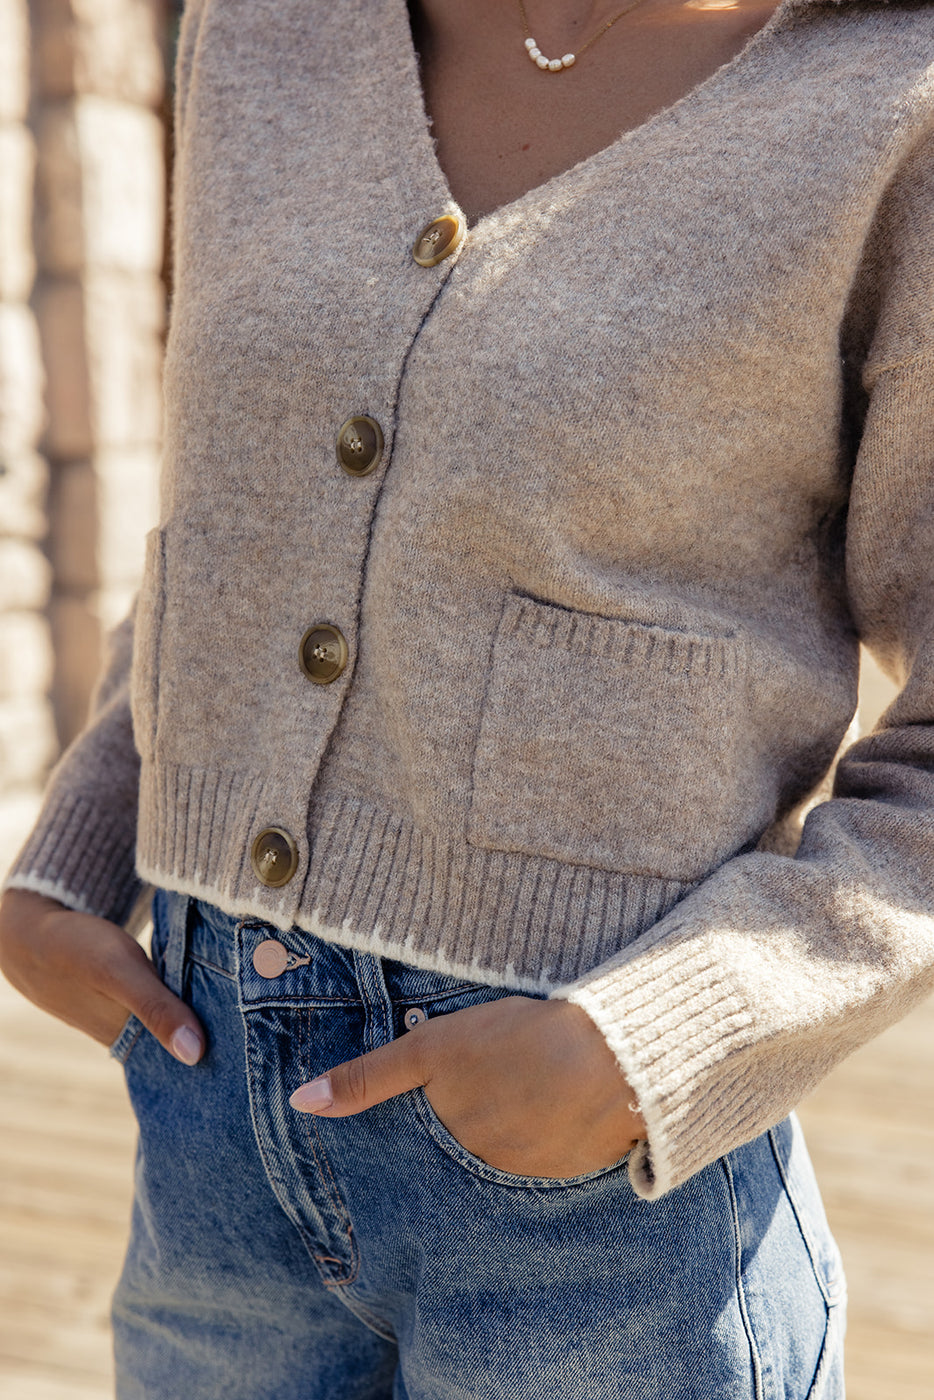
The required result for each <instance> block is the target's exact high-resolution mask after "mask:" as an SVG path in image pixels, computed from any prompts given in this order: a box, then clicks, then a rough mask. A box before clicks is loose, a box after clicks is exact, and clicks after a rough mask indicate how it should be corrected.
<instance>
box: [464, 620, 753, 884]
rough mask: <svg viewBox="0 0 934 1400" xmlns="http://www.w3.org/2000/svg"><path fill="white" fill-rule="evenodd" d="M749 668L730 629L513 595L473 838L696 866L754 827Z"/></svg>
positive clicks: (480, 746)
mask: <svg viewBox="0 0 934 1400" xmlns="http://www.w3.org/2000/svg"><path fill="white" fill-rule="evenodd" d="M746 672H747V662H746V648H745V645H744V644H743V643H742V642H741V641H740V640H739V639H738V638H737V637H736V636H735V635H729V634H720V635H717V634H716V633H711V634H709V635H707V634H701V633H699V632H688V631H684V632H682V631H676V630H672V629H669V628H667V627H658V626H654V625H651V624H648V623H644V622H640V621H637V620H632V619H627V618H607V617H598V616H594V615H592V614H586V613H579V612H572V611H570V610H568V609H566V608H561V607H556V606H554V605H552V604H550V603H543V602H539V601H537V600H536V599H534V598H529V597H525V596H522V595H518V594H512V595H510V596H509V597H508V598H507V600H506V604H505V607H504V609H503V614H502V618H501V621H500V625H499V629H498V631H497V634H496V638H495V641H494V645H493V655H492V663H491V672H490V676H489V681H488V686H487V692H486V696H485V700H484V704H483V709H482V713H481V719H480V729H479V736H478V741H477V746H476V751H475V755H474V767H473V790H472V795H471V804H470V814H469V820H468V841H469V842H470V844H472V845H474V846H478V847H482V848H484V849H488V850H498V851H512V852H518V853H521V854H525V855H530V856H544V857H550V858H552V859H554V860H557V861H562V862H566V863H570V864H577V865H585V866H591V867H595V868H597V869H601V870H607V871H615V872H620V873H623V874H633V875H647V876H654V877H657V878H661V879H665V880H681V881H688V882H690V881H693V880H697V879H699V878H701V877H702V876H703V875H705V874H707V873H708V872H709V871H710V870H711V869H712V868H713V866H714V865H716V864H717V863H719V862H720V861H722V860H724V859H725V858H726V857H727V856H728V855H730V854H732V853H733V852H735V851H736V850H737V849H738V848H739V847H741V846H742V845H743V844H744V843H746V842H749V841H751V840H755V838H756V836H757V835H758V824H759V823H758V819H759V818H760V816H761V814H760V813H759V812H755V813H751V812H750V811H749V807H748V802H744V800H743V799H744V797H746V796H747V794H748V789H749V781H750V771H749V769H750V759H751V758H752V754H751V752H750V744H749V742H748V740H749V735H748V732H746V733H744V731H748V728H749V718H748V714H747V700H746V695H747V675H746ZM753 764H754V759H753ZM761 796H762V794H761V793H760V797H761ZM754 805H756V806H757V807H758V806H759V805H760V804H759V803H756V804H754Z"/></svg>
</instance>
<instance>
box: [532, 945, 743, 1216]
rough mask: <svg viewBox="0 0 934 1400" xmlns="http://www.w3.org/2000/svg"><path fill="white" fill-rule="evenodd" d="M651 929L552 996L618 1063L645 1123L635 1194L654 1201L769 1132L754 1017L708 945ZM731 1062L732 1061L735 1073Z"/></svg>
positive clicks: (635, 1160)
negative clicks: (754, 1059)
mask: <svg viewBox="0 0 934 1400" xmlns="http://www.w3.org/2000/svg"><path fill="white" fill-rule="evenodd" d="M667 935H668V937H667V939H666V940H665V942H664V943H663V942H662V937H663V935H662V931H661V930H659V929H653V930H652V932H651V933H650V934H649V935H648V936H647V937H646V938H644V939H642V940H640V944H639V948H638V950H636V949H633V950H632V953H631V954H630V955H627V954H625V953H624V954H622V955H621V956H620V957H617V958H614V959H613V960H612V962H611V963H610V964H609V965H608V966H606V967H602V968H600V969H599V970H598V971H597V972H594V973H592V974H590V975H587V974H584V975H583V976H582V977H581V978H580V979H579V980H578V982H577V983H576V984H574V985H570V986H565V987H561V988H559V989H558V990H557V991H556V992H554V993H553V995H554V996H555V997H560V998H562V999H565V1000H567V1001H570V1002H573V1003H574V1004H575V1005H576V1006H580V1007H581V1008H582V1009H583V1010H584V1011H586V1012H587V1014H588V1015H589V1016H590V1017H591V1019H592V1020H593V1021H594V1023H595V1024H596V1026H597V1027H598V1029H599V1030H600V1031H601V1033H602V1034H603V1036H604V1038H605V1039H606V1041H607V1043H608V1044H609V1046H610V1048H611V1049H612V1050H613V1052H614V1054H615V1055H616V1057H617V1060H618V1061H619V1065H620V1069H621V1071H622V1073H623V1076H624V1078H625V1079H626V1081H627V1083H628V1084H629V1086H630V1088H631V1089H632V1090H633V1093H634V1094H635V1097H636V1100H637V1102H638V1105H639V1110H640V1112H641V1114H642V1116H643V1118H644V1119H645V1123H646V1128H647V1133H648V1140H647V1142H646V1144H644V1145H643V1146H642V1147H641V1148H640V1149H639V1150H637V1151H635V1152H633V1153H632V1154H631V1157H630V1161H629V1175H630V1179H631V1181H632V1185H633V1189H634V1190H635V1191H636V1192H637V1194H638V1195H640V1196H642V1197H644V1198H645V1199H646V1200H657V1199H658V1198H659V1197H660V1196H663V1195H664V1194H665V1193H666V1192H667V1191H670V1190H671V1189H672V1188H673V1187H675V1186H678V1185H680V1184H681V1182H683V1181H687V1180H688V1178H689V1177H691V1176H693V1175H694V1173H695V1172H697V1171H699V1170H700V1169H701V1168H702V1167H704V1166H707V1165H708V1163H709V1162H711V1161H713V1160H714V1158H716V1157H718V1156H719V1155H721V1153H722V1152H723V1150H724V1143H727V1144H729V1145H731V1146H732V1145H738V1144H739V1143H741V1142H744V1141H747V1140H748V1139H750V1138H752V1137H754V1136H755V1135H756V1134H757V1133H759V1132H762V1131H763V1130H764V1128H766V1127H768V1126H769V1124H768V1123H762V1122H761V1121H760V1117H761V1112H762V1100H763V1095H762V1085H761V1082H759V1083H757V1081H756V1074H755V1066H754V1065H753V1064H752V1063H751V1062H750V1058H749V1056H748V1055H746V1054H744V1053H743V1052H744V1051H747V1050H748V1049H749V1047H750V1046H751V1045H752V1044H753V1043H754V1042H755V1040H756V1034H755V1027H754V1023H753V1016H752V1012H751V1010H750V1008H749V1006H748V1005H747V1004H745V1003H744V1002H743V1001H742V999H741V998H740V996H739V995H738V994H737V992H736V989H735V986H734V985H733V984H731V982H730V980H729V966H728V963H727V964H726V965H725V964H724V962H723V960H720V959H718V958H717V957H716V956H715V955H714V953H713V952H712V950H711V948H710V947H709V946H707V945H702V946H700V947H697V946H694V945H692V942H691V940H690V939H689V938H679V937H677V936H674V937H673V936H672V935H673V931H672V929H671V928H670V926H669V927H668V929H667ZM731 1059H732V1061H733V1065H732V1067H731V1063H730V1062H731Z"/></svg>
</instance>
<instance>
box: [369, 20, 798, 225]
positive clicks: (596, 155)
mask: <svg viewBox="0 0 934 1400" xmlns="http://www.w3.org/2000/svg"><path fill="white" fill-rule="evenodd" d="M391 2H392V4H393V5H394V6H395V8H396V11H397V20H398V21H399V23H400V25H401V32H402V41H403V44H404V45H405V46H406V50H405V57H406V60H407V63H406V66H407V68H408V76H409V83H410V93H409V97H410V105H412V106H414V109H415V113H416V115H417V117H418V121H417V123H416V124H417V125H418V126H419V129H420V136H421V145H422V149H423V152H424V159H425V161H426V164H427V166H428V167H429V168H430V169H431V170H432V172H433V174H434V176H435V180H434V183H436V184H438V185H439V186H440V189H441V191H443V196H442V197H443V200H444V202H445V204H446V206H447V207H448V208H450V209H452V210H457V212H458V213H459V214H460V216H461V217H462V218H464V219H465V222H466V216H465V215H464V211H463V209H462V208H461V206H460V204H459V203H458V201H457V200H456V199H455V197H454V195H453V193H452V191H451V186H450V183H449V181H448V177H447V175H446V173H445V171H444V169H443V167H442V165H441V162H440V161H439V159H438V153H437V150H436V147H435V141H434V137H433V136H432V134H431V119H430V117H429V114H428V104H427V101H426V97H425V88H424V84H423V83H422V75H421V58H420V55H419V53H418V50H417V49H416V46H415V36H414V34H413V32H412V23H411V15H410V12H409V5H408V0H391ZM800 3H801V0H779V4H778V5H777V6H776V8H775V9H774V10H773V11H772V13H771V14H770V15H769V17H768V19H767V20H766V21H765V23H764V24H763V25H760V26H759V28H758V29H757V30H755V32H754V33H753V34H751V35H750V36H749V38H748V39H747V40H746V42H745V43H744V44H743V45H742V47H741V48H740V49H738V50H737V52H736V53H735V54H733V56H732V58H728V59H727V60H726V62H725V63H721V64H720V65H719V67H717V68H715V69H714V70H713V72H712V73H708V75H707V77H706V78H702V79H701V81H700V82H699V83H695V85H694V86H693V87H692V88H689V89H688V90H687V92H685V93H683V94H682V96H681V97H679V98H678V99H677V101H675V102H672V103H670V104H669V105H668V106H667V107H661V108H659V110H658V111H657V112H653V113H652V115H651V116H649V117H646V119H645V121H643V122H639V123H638V124H637V125H636V126H632V127H628V128H627V129H626V130H625V131H622V132H620V134H619V135H618V136H615V137H614V138H613V140H612V141H610V142H608V143H607V145H605V146H601V147H600V148H599V149H598V150H596V151H592V152H591V154H590V155H588V156H584V157H583V158H582V159H581V160H579V161H575V162H574V164H573V165H569V166H568V167H567V168H566V169H565V170H560V171H558V173H557V174H555V175H551V176H549V177H548V179H547V180H542V181H541V182H540V183H539V184H537V185H532V186H530V188H529V189H527V190H525V191H523V193H522V194H519V195H516V197H515V199H509V200H506V201H505V202H504V203H503V204H500V205H497V207H496V208H495V209H490V210H488V211H487V212H486V213H485V214H481V216H480V217H479V218H478V219H476V220H474V222H473V223H470V224H468V233H469V234H472V235H474V237H477V236H478V235H479V234H480V233H481V232H484V231H485V230H486V228H487V226H488V225H489V226H491V227H492V226H493V225H495V224H496V223H497V222H502V221H512V220H513V219H514V218H516V217H518V216H521V214H522V213H523V212H524V211H525V210H526V208H527V207H533V206H534V205H535V204H540V203H541V202H542V201H547V200H548V198H549V196H550V194H552V193H553V192H555V191H557V190H558V189H560V188H561V187H562V186H563V185H565V184H568V183H570V182H571V181H573V180H575V179H580V178H581V177H582V176H583V175H585V174H586V173H587V172H589V171H591V170H592V169H595V168H599V167H600V166H602V165H603V164H604V163H610V162H612V160H613V159H614V157H615V156H616V155H617V154H618V153H620V152H621V151H622V150H623V149H625V148H626V147H628V146H630V145H634V144H636V143H637V142H638V141H639V140H640V139H642V138H643V137H645V136H648V135H651V134H652V133H653V132H654V130H655V129H656V128H657V127H662V126H664V125H665V124H666V123H667V122H669V121H670V120H671V119H672V118H674V117H676V116H679V115H680V114H681V112H682V111H683V110H684V109H685V108H686V107H688V106H690V105H691V104H692V103H694V102H696V101H699V100H700V99H701V98H703V97H705V96H706V95H707V93H708V92H709V91H710V90H711V89H713V88H715V87H716V86H717V84H718V83H720V82H722V81H723V80H724V79H725V78H727V77H728V76H729V75H730V74H732V73H733V71H734V70H735V69H737V68H739V67H742V66H743V64H744V63H745V62H746V61H747V60H748V59H749V58H750V57H751V55H752V54H753V53H754V52H756V51H757V50H758V49H759V48H760V47H761V46H762V45H763V44H765V43H767V42H768V41H769V40H770V39H771V37H772V34H773V33H774V32H775V30H776V29H778V28H779V26H780V25H781V24H783V23H784V20H785V17H786V15H787V14H788V13H789V11H791V10H793V9H796V8H798V7H799V6H800Z"/></svg>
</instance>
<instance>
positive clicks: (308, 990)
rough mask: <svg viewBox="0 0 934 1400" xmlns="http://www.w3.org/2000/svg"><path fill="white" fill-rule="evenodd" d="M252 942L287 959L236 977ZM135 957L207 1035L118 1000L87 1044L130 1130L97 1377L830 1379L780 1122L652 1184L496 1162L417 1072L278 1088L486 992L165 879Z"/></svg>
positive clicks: (239, 1382) (786, 1391)
mask: <svg viewBox="0 0 934 1400" xmlns="http://www.w3.org/2000/svg"><path fill="white" fill-rule="evenodd" d="M270 938H275V939H278V940H279V942H280V943H283V944H285V945H286V947H287V948H288V950H289V951H290V952H292V953H294V954H296V955H297V957H299V958H302V959H308V961H307V962H302V963H301V964H300V965H298V966H295V967H293V968H291V969H289V970H285V971H283V972H281V974H280V975H278V976H274V977H271V976H267V977H262V976H260V975H259V974H258V972H257V971H256V970H255V968H254V966H253V952H254V950H255V948H256V947H257V945H258V944H260V943H261V942H262V941H263V940H264V939H270ZM153 956H154V960H155V962H156V965H157V966H158V968H159V969H160V972H161V975H162V976H163V977H164V979H165V981H166V983H167V984H168V985H169V986H170V987H172V989H173V990H174V991H176V992H179V993H180V994H182V995H184V997H185V998H186V999H187V1000H188V1001H190V1002H191V1004H192V1005H193V1007H194V1009H195V1010H196V1012H197V1013H198V1015H199V1016H200V1018H201V1020H202V1022H203V1024H204V1026H205V1028H206V1031H207V1035H208V1051H207V1054H206V1056H205V1058H204V1060H203V1061H202V1062H201V1064H200V1065H198V1066H197V1067H195V1068H194V1069H190V1068H186V1067H185V1066H183V1065H180V1064H178V1063H177V1062H176V1061H175V1060H173V1059H172V1058H171V1057H170V1056H169V1055H167V1054H166V1053H165V1052H164V1051H163V1050H162V1048H161V1047H160V1046H159V1045H158V1043H157V1042H156V1041H155V1040H154V1039H153V1038H152V1037H151V1036H150V1035H149V1034H148V1032H146V1031H145V1030H144V1029H142V1028H141V1026H140V1024H139V1022H137V1021H135V1020H134V1019H133V1018H131V1020H130V1021H129V1022H128V1023H127V1026H126V1027H125V1028H124V1031H123V1032H122V1034H121V1036H120V1038H119V1040H118V1041H117V1043H116V1044H115V1046H114V1047H113V1052H114V1054H115V1055H117V1057H118V1058H119V1059H121V1060H123V1061H124V1062H125V1065H126V1074H127V1081H128V1085H129V1091H130V1096H131V1098H132V1101H133V1106H134V1109H135V1111H136V1114H137V1117H138V1119H139V1125H140V1139H139V1151H138V1158H137V1166H136V1199H135V1204H134V1210H133V1224H132V1234H131V1239H130V1244H129V1251H128V1254H127V1259H126V1264H125V1266H124V1270H123V1274H122V1277H121V1279H120V1282H119V1285H118V1287H117V1292H116V1296H115V1299H114V1312H113V1320H114V1335H115V1345H116V1354H117V1374H118V1389H117V1393H118V1396H119V1400H143V1397H145V1400H180V1398H181V1397H184V1398H185V1400H221V1397H223V1400H390V1397H392V1400H617V1397H618V1400H624V1397H625V1400H689V1398H690V1400H744V1398H745V1397H750V1400H753V1397H755V1400H779V1398H781V1400H799V1397H800V1400H804V1397H811V1400H839V1397H842V1395H843V1380H842V1360H841V1343H842V1332H843V1321H842V1319H843V1306H842V1294H843V1283H842V1274H841V1270H840V1264H839V1259H838V1255H837V1251H836V1248H835V1246H834V1243H833V1240H832V1239H831V1237H830V1234H829V1232H828V1229H827V1224H826V1221H825V1219H824V1213H823V1209H822V1207H821V1203H820V1198H819V1196H818V1192H817V1188H816V1186H815V1183H814V1179H813V1176H812V1173H811V1168H810V1163H809V1161H808V1157H807V1153H806V1150H805V1147H804V1143H803V1141H802V1138H801V1134H800V1130H799V1129H798V1127H797V1126H796V1124H795V1122H794V1120H793V1119H789V1120H787V1121H786V1122H784V1123H782V1124H780V1125H779V1126H778V1127H777V1128H776V1129H774V1130H773V1131H772V1132H770V1133H767V1134H765V1135H763V1136H762V1137H760V1138H758V1139H756V1140H755V1141H754V1142H751V1143H749V1144H748V1145H747V1146H745V1147H743V1148H740V1149H739V1150H738V1151H736V1152H732V1153H731V1154H730V1155H729V1156H728V1157H725V1158H723V1159H722V1160H721V1161H719V1162H715V1163H714V1164H713V1165H711V1166H709V1167H707V1168H706V1169H705V1170H704V1171H702V1172H700V1173H698V1174H697V1175H696V1176H695V1177H693V1178H692V1179H691V1180H690V1181H689V1182H687V1183H686V1184H685V1185H683V1186H681V1187H680V1188H678V1189H677V1190H675V1191H672V1192H670V1193H669V1194H668V1195H667V1196H665V1197H664V1198H663V1199H662V1200H661V1201H657V1202H654V1203H648V1202H645V1201H643V1200H641V1199H640V1198H638V1197H637V1196H635V1195H634V1193H633V1191H632V1188H631V1186H630V1184H629V1179H628V1176H627V1173H626V1168H625V1164H620V1165H617V1166H614V1167H611V1168H608V1169H606V1170H603V1171H598V1172H593V1173H591V1174H590V1175H588V1176H584V1177H576V1178H573V1179H572V1180H566V1181H555V1180H552V1179H540V1178H535V1177H524V1176H513V1175H511V1174H510V1173H508V1172H502V1171H498V1170H496V1169H494V1168H492V1167H489V1166H487V1165H486V1164H485V1163H484V1162H482V1161H480V1160H479V1159H478V1158H475V1157H473V1156H472V1155H471V1154H470V1153H469V1152H467V1151H465V1150H464V1148H462V1147H461V1146H460V1144H459V1143H458V1142H457V1141H456V1140H455V1138H453V1137H452V1136H451V1134H450V1133H449V1132H448V1131H447V1129H446V1128H445V1127H444V1126H443V1124H442V1123H441V1122H440V1121H439V1120H438V1118H437V1117H436V1116H435V1115H434V1114H433V1112H432V1110H431V1108H430V1106H429V1104H428V1101H427V1099H426V1098H425V1096H424V1094H423V1093H422V1092H421V1091H418V1090H416V1091H413V1092H411V1093H408V1094H404V1095H402V1096H401V1097H399V1098H397V1099H394V1100H391V1101H390V1102H388V1103H385V1104H381V1105H379V1106H378V1107H376V1108H372V1109H369V1110H368V1111H367V1112H366V1113H363V1114H360V1115H358V1116H356V1117H353V1118H346V1119H315V1118H313V1117H310V1116H308V1115H306V1114H299V1113H296V1112H294V1111H293V1110H292V1109H291V1108H290V1107H289V1104H288V1097H289V1094H290V1093H291V1091H292V1090H293V1089H294V1088H295V1087H296V1086H297V1085H298V1084H301V1083H303V1082H304V1081H305V1080H307V1079H310V1078H312V1077H313V1076H314V1075H315V1074H316V1073H318V1072H319V1071H320V1070H324V1069H327V1068H328V1067H329V1066H331V1065H333V1064H336V1063H339V1062H340V1061H342V1060H346V1059H348V1058H350V1057H352V1056H354V1055H357V1054H359V1053H361V1052H362V1051H364V1050H368V1049H371V1048H373V1047H375V1046H377V1045H380V1044H382V1043H384V1042H385V1041H387V1040H389V1039H391V1038H392V1037H394V1036H399V1035H405V1034H406V1032H407V1028H408V1027H409V1026H410V1025H412V1024H413V1023H417V1021H418V1020H420V1019H421V1018H422V1017H423V1016H425V1015H427V1016H442V1015H444V1014H445V1013H447V1012H450V1011H456V1010H458V1009H459V1008H460V1007H465V1006H471V1005H473V1004H474V1003H476V1002H479V1001H483V1000H485V999H490V998H492V997H497V996H504V995H507V994H508V989H506V988H502V987H490V986H485V985H479V984H476V983H467V982H462V981H459V980H457V979H454V978H451V977H446V976H442V975H440V974H438V973H433V972H425V971H419V970H418V969H415V968H411V967H407V966H404V965H403V964H401V963H398V962H391V961H387V960H383V959H379V958H376V957H371V956H369V955H364V954H360V953H355V952H351V951H349V950H347V949H344V948H339V947H336V946H334V945H333V944H328V943H324V942H322V941H321V940H320V939H316V938H314V937H312V936H310V935H309V934H305V933H302V932H299V931H294V930H293V931H292V932H291V933H289V934H281V933H279V932H277V931H276V930H274V929H270V928H269V927H268V926H266V925H264V924H262V923H260V922H258V921H257V920H254V919H245V920H236V919H233V918H229V917H228V916H227V915H225V914H222V913H220V912H219V911H217V910H216V909H212V908H211V907H209V906H205V905H203V904H199V903H197V902H195V901H194V900H190V899H189V898H187V897H185V896H182V895H167V894H164V893H160V894H159V895H157V897H156V901H155V932H154V940H153ZM266 970H267V972H269V970H270V969H269V968H268V967H267V969H266Z"/></svg>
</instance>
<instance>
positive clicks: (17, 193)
mask: <svg viewBox="0 0 934 1400" xmlns="http://www.w3.org/2000/svg"><path fill="white" fill-rule="evenodd" d="M29 55H30V25H29V12H28V9H27V0H0V792H5V793H6V794H11V795H15V794H17V793H20V792H24V791H28V789H29V788H30V787H31V786H32V785H34V784H35V783H36V782H37V781H38V779H39V778H40V777H41V776H42V774H43V772H44V771H45V769H46V767H47V765H48V763H49V761H50V760H51V758H52V757H53V756H54V753H55V730H54V726H53V723H52V709H51V706H50V703H49V699H48V695H49V689H50V685H51V681H52V674H53V664H52V648H51V641H50V628H49V622H48V619H47V615H46V607H47V603H48V600H49V593H50V586H51V570H50V568H49V564H48V561H47V559H46V557H45V554H44V552H43V548H42V545H43V541H44V538H45V534H46V520H45V503H46V487H47V471H46V463H45V461H44V459H43V457H42V456H41V455H40V452H39V450H38V449H39V442H40V438H41V435H42V430H43V421H44V408H43V371H42V356H41V349H40V339H39V330H38V325H37V322H36V317H35V314H34V312H33V309H32V307H31V305H30V298H31V296H32V291H33V283H34V279H35V258H34V254H33V244H32V215H33V185H34V179H35V157H36V152H35V143H34V140H33V135H32V132H31V130H30V125H29V116H30V58H29Z"/></svg>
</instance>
